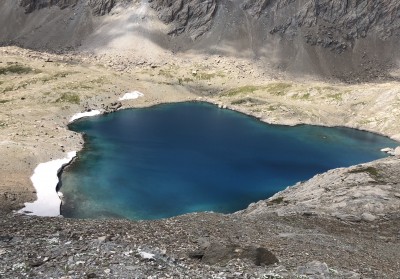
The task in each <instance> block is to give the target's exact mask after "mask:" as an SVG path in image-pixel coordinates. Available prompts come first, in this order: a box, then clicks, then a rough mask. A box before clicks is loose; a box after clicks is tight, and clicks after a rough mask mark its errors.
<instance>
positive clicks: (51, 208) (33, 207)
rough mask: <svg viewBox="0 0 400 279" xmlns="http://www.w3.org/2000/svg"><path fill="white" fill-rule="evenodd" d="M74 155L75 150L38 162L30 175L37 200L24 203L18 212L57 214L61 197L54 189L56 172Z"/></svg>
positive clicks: (38, 214) (39, 214)
mask: <svg viewBox="0 0 400 279" xmlns="http://www.w3.org/2000/svg"><path fill="white" fill-rule="evenodd" d="M75 156H76V151H71V152H69V153H68V155H67V157H66V158H63V159H56V160H52V161H49V162H45V163H40V164H39V165H38V166H37V167H36V168H35V170H34V173H33V175H32V176H31V181H32V184H33V186H34V187H35V189H36V194H37V200H36V201H34V202H32V203H25V207H24V208H22V209H21V210H19V211H18V213H23V214H28V215H36V216H47V217H50V216H59V215H60V206H61V199H60V197H59V195H58V193H57V191H56V187H57V184H58V182H59V180H58V173H59V172H60V170H61V169H62V168H63V167H64V166H65V165H67V164H69V163H70V162H71V160H72V159H73V158H75Z"/></svg>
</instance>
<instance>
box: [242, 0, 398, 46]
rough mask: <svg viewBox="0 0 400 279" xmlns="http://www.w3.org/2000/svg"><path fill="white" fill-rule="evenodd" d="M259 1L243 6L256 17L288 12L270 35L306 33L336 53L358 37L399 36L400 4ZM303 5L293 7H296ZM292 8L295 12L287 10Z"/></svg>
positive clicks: (350, 0) (309, 39)
mask: <svg viewBox="0 0 400 279" xmlns="http://www.w3.org/2000/svg"><path fill="white" fill-rule="evenodd" d="M301 2H303V3H304V1H293V0H286V1H278V2H276V1H267V0H263V1H257V0H247V1H245V2H244V4H243V5H242V7H243V9H244V10H246V11H248V13H250V14H251V15H252V16H253V17H255V18H258V19H259V18H262V17H265V18H271V17H273V16H274V14H276V13H277V14H282V15H285V14H286V15H288V17H287V18H285V19H284V20H279V21H277V22H276V23H275V24H273V25H272V26H271V28H270V30H269V32H270V33H271V34H280V35H283V36H285V37H289V38H290V37H294V36H303V37H304V40H305V41H306V42H307V43H308V44H310V45H313V46H315V45H317V46H322V47H324V48H329V49H331V50H333V51H335V52H338V53H340V52H343V51H346V49H348V48H353V47H354V45H355V43H356V41H357V40H358V39H362V38H366V37H367V36H370V35H372V36H374V35H376V36H377V37H378V38H379V39H381V40H387V39H389V38H390V37H392V36H398V35H399V27H400V21H399V19H398V17H399V13H400V3H399V2H398V1H384V0H378V1H373V0H368V1H356V0H335V1H330V0H322V1H316V0H310V1H306V2H305V3H304V4H300V3H301ZM296 6H297V7H300V8H299V9H293V7H296ZM289 9H291V10H292V12H290V11H288V10H289Z"/></svg>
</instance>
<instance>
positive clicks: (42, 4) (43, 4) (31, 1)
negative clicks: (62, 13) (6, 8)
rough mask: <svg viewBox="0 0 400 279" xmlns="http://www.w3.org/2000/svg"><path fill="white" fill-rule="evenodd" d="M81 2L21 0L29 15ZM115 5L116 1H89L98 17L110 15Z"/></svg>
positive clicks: (72, 0)
mask: <svg viewBox="0 0 400 279" xmlns="http://www.w3.org/2000/svg"><path fill="white" fill-rule="evenodd" d="M78 2H79V0H21V1H20V5H21V6H22V7H24V8H25V13H27V14H29V13H32V12H33V11H35V10H40V9H43V8H48V7H52V6H58V7H59V8H60V9H65V8H68V7H74V6H76V5H77V4H78ZM114 5H115V0H89V6H90V7H91V9H92V11H93V14H94V15H96V16H100V15H105V14H106V13H109V12H110V11H111V9H112V8H113V7H114Z"/></svg>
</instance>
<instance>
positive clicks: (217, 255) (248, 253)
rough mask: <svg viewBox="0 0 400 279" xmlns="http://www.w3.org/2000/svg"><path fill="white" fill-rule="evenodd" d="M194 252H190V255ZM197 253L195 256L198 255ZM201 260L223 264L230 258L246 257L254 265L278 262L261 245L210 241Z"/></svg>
mask: <svg viewBox="0 0 400 279" xmlns="http://www.w3.org/2000/svg"><path fill="white" fill-rule="evenodd" d="M194 255H195V254H192V257H193V256H194ZM199 256H200V255H199V253H197V254H196V257H199ZM201 259H202V261H203V262H204V263H207V264H212V265H213V264H225V263H227V262H228V261H230V260H232V259H248V260H250V261H251V262H253V263H254V264H255V265H271V264H274V263H278V262H279V260H278V259H277V258H276V256H275V255H274V254H273V253H271V252H270V251H268V250H267V249H265V248H263V247H252V246H246V247H240V246H238V245H235V244H228V245H224V244H222V243H211V244H210V245H209V247H207V248H206V250H205V251H204V255H203V257H201Z"/></svg>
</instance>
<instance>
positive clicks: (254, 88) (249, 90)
mask: <svg viewBox="0 0 400 279" xmlns="http://www.w3.org/2000/svg"><path fill="white" fill-rule="evenodd" d="M264 88H265V87H264V86H255V85H245V86H241V87H238V88H233V89H230V90H228V91H227V92H225V93H224V95H226V96H235V95H239V94H248V93H253V92H255V91H257V90H261V89H264Z"/></svg>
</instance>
